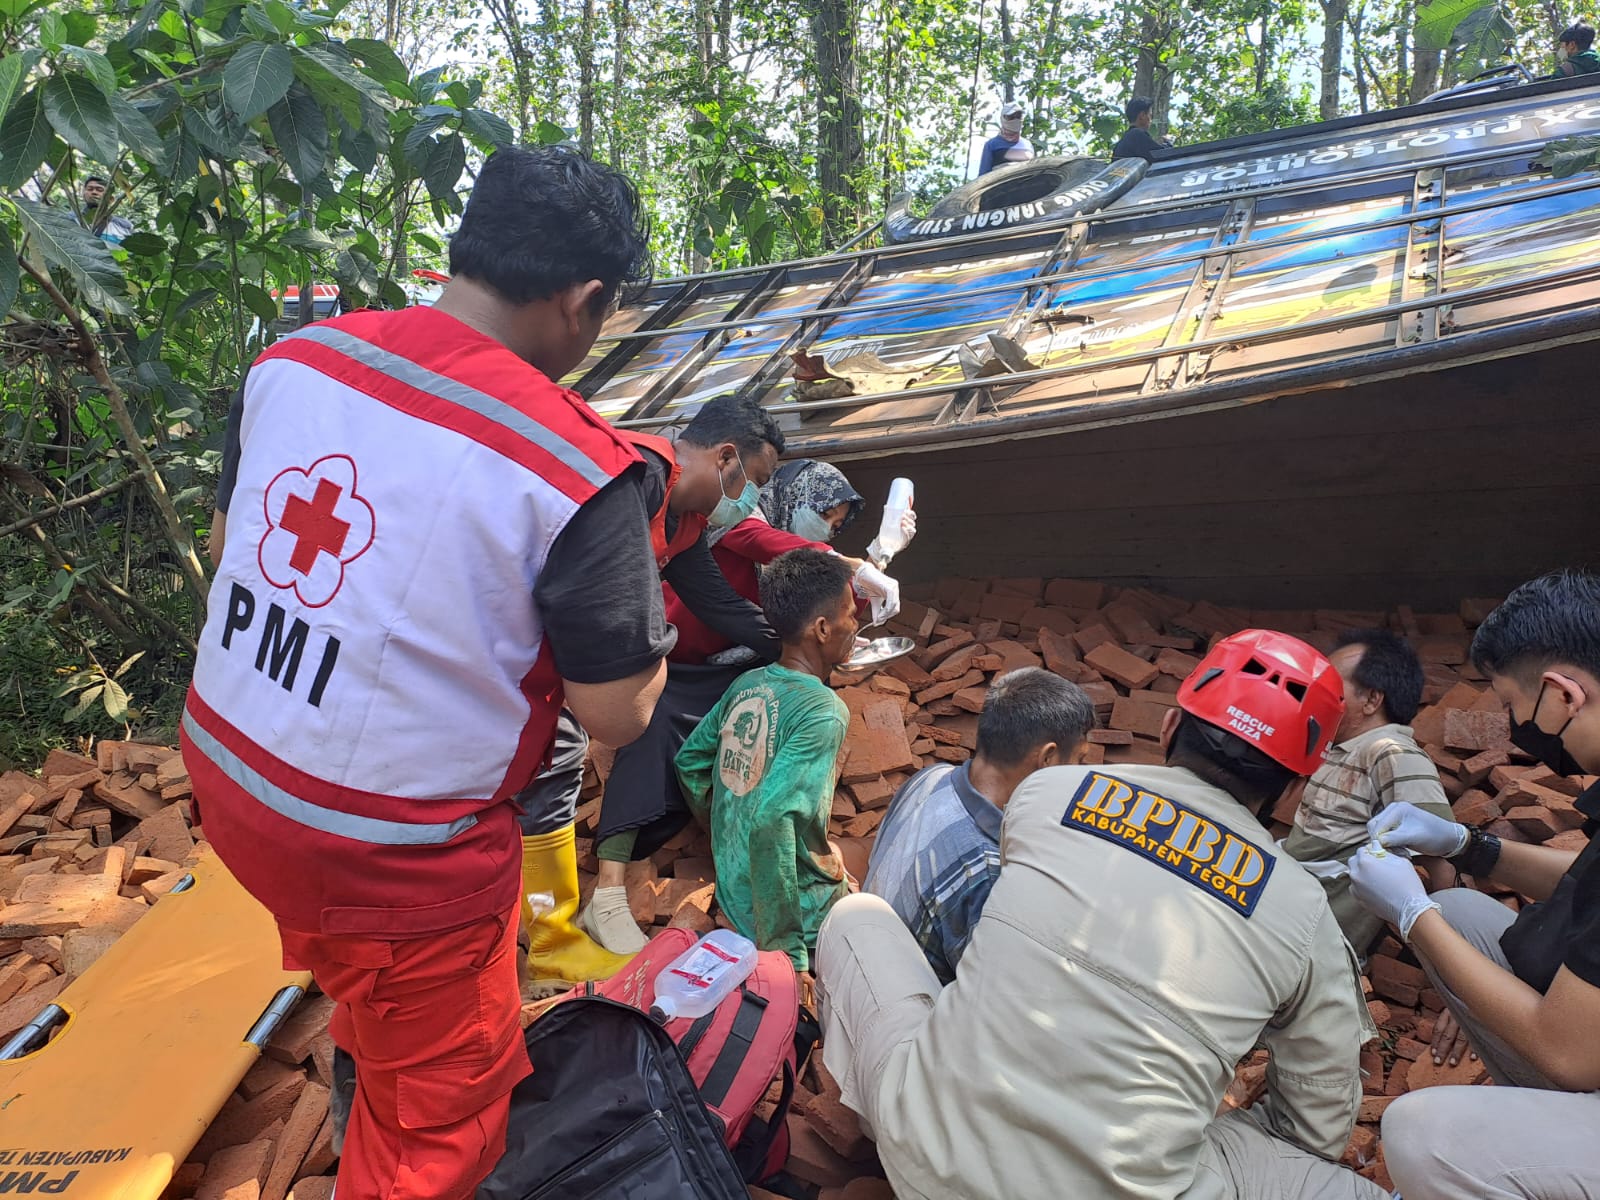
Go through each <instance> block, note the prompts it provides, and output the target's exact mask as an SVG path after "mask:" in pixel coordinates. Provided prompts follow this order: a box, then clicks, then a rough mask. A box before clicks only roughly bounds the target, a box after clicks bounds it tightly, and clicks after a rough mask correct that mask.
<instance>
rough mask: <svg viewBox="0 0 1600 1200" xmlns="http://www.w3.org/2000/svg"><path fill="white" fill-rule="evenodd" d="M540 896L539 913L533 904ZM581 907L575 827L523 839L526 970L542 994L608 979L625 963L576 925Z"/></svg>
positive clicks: (624, 956)
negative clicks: (532, 899)
mask: <svg viewBox="0 0 1600 1200" xmlns="http://www.w3.org/2000/svg"><path fill="white" fill-rule="evenodd" d="M529 895H533V896H535V897H538V898H539V900H540V906H539V911H535V909H534V906H533V905H532V904H530V903H529V901H528V897H529ZM577 911H578V853H577V848H576V847H575V845H574V844H573V827H572V826H571V825H568V826H566V827H565V828H564V829H558V830H556V831H555V832H554V833H541V834H535V835H534V836H533V837H525V838H523V839H522V926H523V929H524V930H526V931H527V935H528V974H529V977H530V979H531V981H532V984H533V986H534V988H535V989H537V990H538V991H541V992H549V991H555V990H561V989H563V988H565V987H570V986H572V985H573V984H576V983H585V982H587V981H589V980H591V979H610V978H611V977H612V976H613V975H615V974H616V973H617V972H618V971H620V970H622V968H623V967H624V966H626V965H627V962H628V956H627V955H624V954H613V953H611V951H609V950H607V949H606V948H605V947H604V946H601V945H600V944H599V943H597V942H595V941H594V940H593V939H591V938H590V937H589V935H588V934H586V933H584V932H583V931H582V930H581V929H579V928H578V927H577V926H576V925H574V924H573V923H572V918H573V916H574V914H576V913H577Z"/></svg>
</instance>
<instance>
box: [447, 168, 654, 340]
mask: <svg viewBox="0 0 1600 1200" xmlns="http://www.w3.org/2000/svg"><path fill="white" fill-rule="evenodd" d="M651 266H652V264H651V258H650V218H649V215H648V214H647V213H646V212H645V210H644V206H643V204H642V203H641V201H640V199H639V192H638V189H636V188H635V187H634V185H633V183H632V182H631V181H630V180H629V179H628V177H627V176H626V175H623V174H622V173H621V172H620V171H616V170H613V169H612V168H611V167H608V166H606V165H604V164H603V163H597V162H595V161H593V160H592V159H590V158H587V157H585V156H584V155H583V154H580V153H579V152H578V151H577V150H574V149H573V148H571V147H570V146H507V147H505V148H504V149H501V150H496V151H495V152H494V153H493V154H491V155H490V156H489V160H488V161H487V162H485V163H484V164H483V170H482V171H480V172H479V173H478V180H477V182H476V183H475V184H474V185H473V188H472V195H471V197H470V198H469V199H468V200H467V208H466V211H465V212H464V213H463V214H462V216H461V225H460V227H459V228H457V230H456V232H455V236H453V237H452V238H451V239H450V273H451V274H452V275H463V276H466V277H467V278H469V279H475V280H477V281H479V282H480V283H485V284H487V285H488V286H489V287H491V288H493V289H494V290H495V291H496V292H497V293H499V295H500V296H501V297H502V298H503V299H505V300H506V301H508V302H510V303H512V304H528V303H530V302H532V301H534V300H544V299H548V298H549V297H551V296H554V295H555V294H556V293H557V292H560V291H563V290H564V289H566V288H569V287H572V286H573V285H574V284H581V283H587V282H588V281H589V280H591V279H598V280H599V281H600V282H601V283H602V284H604V285H605V286H604V288H603V289H602V290H601V293H600V295H599V297H597V299H596V305H597V306H598V308H600V309H604V308H605V307H606V306H608V305H609V304H610V303H611V301H612V299H613V298H614V297H617V296H619V295H620V296H622V298H623V299H624V300H628V299H630V298H631V297H632V296H634V295H636V294H637V293H638V292H640V291H642V290H643V289H644V288H645V287H648V286H649V283H650V276H651Z"/></svg>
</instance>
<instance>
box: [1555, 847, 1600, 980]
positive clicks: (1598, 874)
mask: <svg viewBox="0 0 1600 1200" xmlns="http://www.w3.org/2000/svg"><path fill="white" fill-rule="evenodd" d="M1585 859H1587V860H1588V861H1587V862H1584V860H1585ZM1580 864H1581V870H1580V869H1578V868H1579V866H1580ZM1573 867H1574V870H1573V872H1572V875H1573V880H1572V882H1573V889H1572V936H1571V938H1570V940H1569V941H1568V942H1567V953H1566V957H1565V958H1564V959H1563V960H1562V961H1563V962H1564V963H1565V965H1566V968H1567V970H1569V971H1571V972H1572V973H1573V974H1574V975H1576V976H1577V977H1578V978H1579V979H1581V980H1583V981H1584V982H1585V983H1587V984H1589V985H1590V986H1591V987H1600V854H1596V853H1595V852H1594V851H1593V850H1588V851H1585V852H1584V854H1583V855H1581V856H1580V857H1579V860H1578V862H1577V863H1574V864H1573Z"/></svg>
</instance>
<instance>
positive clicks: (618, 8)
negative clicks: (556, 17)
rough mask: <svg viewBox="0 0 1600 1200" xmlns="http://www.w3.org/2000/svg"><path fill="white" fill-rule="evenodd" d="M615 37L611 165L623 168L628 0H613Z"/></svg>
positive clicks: (612, 61)
mask: <svg viewBox="0 0 1600 1200" xmlns="http://www.w3.org/2000/svg"><path fill="white" fill-rule="evenodd" d="M611 22H612V25H613V26H614V27H615V38H614V42H613V45H612V47H611V165H612V166H613V167H616V168H617V170H619V171H620V170H622V169H623V160H624V152H623V148H622V145H623V138H622V114H623V104H622V92H623V85H624V82H625V80H626V79H627V74H628V36H629V32H630V31H629V28H628V25H629V12H628V0H611Z"/></svg>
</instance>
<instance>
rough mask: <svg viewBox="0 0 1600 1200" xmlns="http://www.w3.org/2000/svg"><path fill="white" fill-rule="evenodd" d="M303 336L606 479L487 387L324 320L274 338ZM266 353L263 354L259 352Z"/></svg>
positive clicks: (581, 472)
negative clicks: (434, 368)
mask: <svg viewBox="0 0 1600 1200" xmlns="http://www.w3.org/2000/svg"><path fill="white" fill-rule="evenodd" d="M297 340H304V341H309V342H316V343H317V344H318V345H322V346H326V347H327V348H328V349H330V350H335V351H337V352H338V353H340V354H343V355H345V356H347V357H349V358H352V359H354V360H355V361H356V362H358V363H361V364H362V365H363V366H366V367H370V368H372V369H373V370H374V371H381V372H383V374H385V375H388V376H390V377H391V378H393V379H397V380H399V381H400V382H401V383H404V384H406V385H407V386H409V387H413V388H416V389H417V390H418V391H420V392H426V393H428V394H429V395H431V396H437V397H438V398H439V399H441V400H447V401H449V402H450V403H452V404H459V405H460V406H461V407H462V408H464V409H466V410H468V411H469V412H473V413H476V414H477V415H478V416H480V417H483V418H484V419H485V420H488V421H493V422H494V423H495V424H496V425H499V426H501V427H502V428H504V429H507V430H509V431H510V432H512V433H514V434H516V435H517V436H518V437H520V438H522V439H524V440H525V441H528V442H531V443H533V444H534V445H535V446H538V447H539V449H541V450H543V451H544V452H545V453H546V454H549V455H550V456H551V457H552V458H555V459H557V460H558V461H559V462H560V463H561V464H562V465H563V466H565V467H567V468H568V469H569V470H571V471H573V472H574V473H575V474H577V475H578V476H579V477H580V478H582V479H583V480H584V481H585V482H587V483H588V484H590V485H591V486H593V487H595V488H597V489H598V488H603V487H605V485H606V484H608V483H610V482H611V476H610V475H608V474H607V473H606V472H605V471H604V470H602V469H601V468H600V466H599V465H598V464H597V463H595V462H594V460H593V459H591V458H590V457H589V456H588V455H586V454H584V453H583V451H581V450H579V449H578V448H577V447H576V446H574V445H573V444H572V443H571V442H569V441H567V440H566V439H565V438H563V437H562V436H561V435H559V434H558V433H556V432H555V431H553V430H551V429H549V428H548V427H546V426H544V425H541V424H539V422H537V421H535V420H534V419H533V418H531V417H529V416H527V415H526V414H525V413H522V412H520V411H518V410H517V409H516V408H514V407H512V406H511V405H509V404H507V403H506V402H505V401H504V400H499V399H496V398H495V397H494V396H491V395H489V394H488V393H487V392H481V391H479V390H478V389H477V388H475V387H472V386H470V385H468V384H465V383H461V382H460V381H459V380H455V379H451V378H450V377H449V376H447V375H441V374H439V373H438V372H437V371H430V370H429V369H428V368H427V367H424V366H421V365H419V364H417V363H415V362H413V361H411V359H409V358H404V357H402V356H400V355H398V354H395V353H393V352H391V351H389V350H385V349H383V348H382V347H381V346H375V345H373V344H372V343H371V342H368V341H365V340H363V339H361V338H359V337H356V336H355V335H354V334H351V333H347V332H345V331H344V330H342V329H339V328H337V327H334V326H327V325H311V326H308V327H307V328H305V329H302V330H300V331H298V332H296V333H291V334H288V335H287V336H285V337H282V338H279V339H278V344H279V345H282V344H283V343H285V342H293V341H297ZM267 353H268V355H270V354H271V351H268V352H267ZM263 357H267V355H263Z"/></svg>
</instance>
